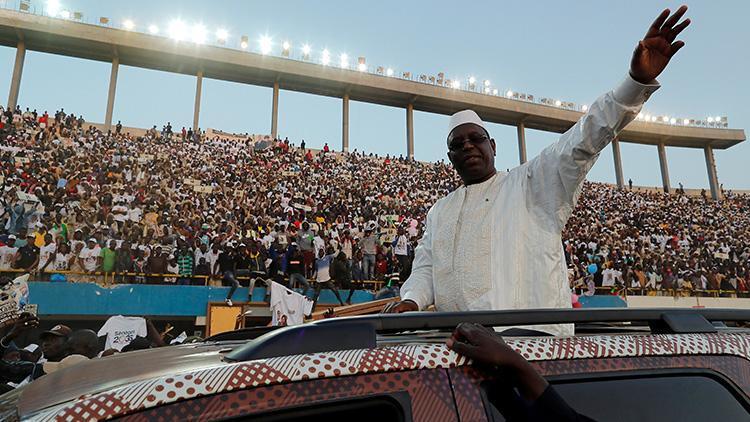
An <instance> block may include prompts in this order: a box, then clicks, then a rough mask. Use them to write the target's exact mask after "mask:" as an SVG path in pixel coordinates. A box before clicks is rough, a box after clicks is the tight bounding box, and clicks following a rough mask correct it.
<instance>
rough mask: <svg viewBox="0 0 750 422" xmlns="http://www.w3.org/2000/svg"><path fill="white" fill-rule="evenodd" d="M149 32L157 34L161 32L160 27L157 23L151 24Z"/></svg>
mask: <svg viewBox="0 0 750 422" xmlns="http://www.w3.org/2000/svg"><path fill="white" fill-rule="evenodd" d="M148 32H150V33H151V35H156V34H158V33H159V27H158V26H156V25H149V26H148Z"/></svg>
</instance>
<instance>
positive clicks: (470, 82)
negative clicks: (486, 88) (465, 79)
mask: <svg viewBox="0 0 750 422" xmlns="http://www.w3.org/2000/svg"><path fill="white" fill-rule="evenodd" d="M476 82H477V78H475V77H473V76H469V85H474V84H475V83H476Z"/></svg>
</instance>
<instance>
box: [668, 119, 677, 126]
mask: <svg viewBox="0 0 750 422" xmlns="http://www.w3.org/2000/svg"><path fill="white" fill-rule="evenodd" d="M675 123H677V119H675V118H674V117H672V118H671V119H669V124H671V125H673V124H675Z"/></svg>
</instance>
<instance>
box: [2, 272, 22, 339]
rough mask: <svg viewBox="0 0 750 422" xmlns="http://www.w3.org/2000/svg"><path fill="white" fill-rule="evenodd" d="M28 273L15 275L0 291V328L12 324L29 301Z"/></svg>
mask: <svg viewBox="0 0 750 422" xmlns="http://www.w3.org/2000/svg"><path fill="white" fill-rule="evenodd" d="M28 280H29V274H24V275H22V276H20V277H17V278H16V279H15V280H13V281H12V282H10V283H8V284H6V285H5V286H3V287H2V290H1V291H0V328H1V327H7V326H9V325H11V324H13V323H14V322H15V321H16V319H18V316H19V315H20V314H21V312H23V311H24V309H25V307H26V306H27V303H28V301H29V285H28V283H27V281H28Z"/></svg>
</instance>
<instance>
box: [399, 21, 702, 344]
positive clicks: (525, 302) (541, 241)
mask: <svg viewBox="0 0 750 422" xmlns="http://www.w3.org/2000/svg"><path fill="white" fill-rule="evenodd" d="M686 10H687V7H686V6H682V7H680V9H678V10H677V11H676V12H675V13H674V15H672V16H671V17H670V16H669V10H665V11H664V12H662V14H661V15H660V16H659V17H658V18H657V19H656V20H655V21H654V23H653V24H652V26H651V27H650V28H649V30H648V32H647V34H646V36H645V37H644V39H643V40H642V41H640V42H639V43H638V46H637V47H636V49H635V52H634V53H633V58H632V60H631V64H630V72H629V74H628V75H627V76H626V77H625V79H624V80H623V81H622V83H621V84H620V85H619V86H617V87H616V88H615V89H613V90H612V91H610V92H608V93H606V94H604V95H603V96H601V97H599V98H598V99H597V100H596V101H595V102H594V103H593V104H591V106H590V107H589V110H588V112H587V113H586V114H585V115H584V116H583V117H581V119H580V120H579V121H578V122H577V123H576V124H575V125H574V126H573V127H572V128H570V129H569V130H568V131H567V132H565V133H564V134H563V135H562V136H561V137H560V139H559V140H558V141H557V142H556V143H554V144H552V145H550V146H549V147H547V148H545V149H544V150H543V151H542V152H541V154H539V156H537V157H536V158H534V159H533V160H531V161H529V162H527V163H525V164H523V165H520V166H518V167H516V168H514V169H512V170H511V171H510V172H507V173H505V172H497V171H496V170H495V167H494V156H495V151H496V150H495V140H494V139H492V138H491V137H490V135H489V133H488V131H487V130H486V129H485V126H484V123H483V122H482V120H481V119H480V118H479V116H478V115H477V114H476V113H475V112H474V111H472V110H464V111H460V112H458V113H456V114H454V115H453V116H451V119H450V125H449V127H448V139H447V142H448V158H449V159H450V161H451V163H452V164H453V166H454V168H455V169H456V171H457V172H458V174H459V176H460V177H461V179H462V181H463V183H464V186H462V187H460V188H458V189H457V190H455V191H454V192H451V193H450V194H449V195H448V196H446V197H445V198H442V199H440V200H438V201H437V202H436V203H435V205H433V206H432V208H431V209H430V211H429V213H428V214H427V221H426V223H425V231H424V235H423V237H422V239H421V241H420V243H419V246H418V247H417V249H416V251H415V259H414V263H413V267H412V273H411V276H410V277H409V278H408V280H406V282H405V283H404V285H403V286H402V288H401V299H402V300H401V302H396V303H392V304H389V305H388V306H387V307H386V308H385V309H384V312H391V313H398V312H407V311H416V310H424V309H426V308H427V307H429V306H430V305H435V308H436V309H437V310H438V311H469V310H500V309H529V308H570V307H571V293H570V288H569V286H568V278H567V271H566V270H567V268H566V264H565V255H564V251H563V246H562V240H561V232H562V230H563V228H564V226H565V223H566V222H567V221H568V218H569V217H570V215H571V213H572V211H573V208H574V207H575V203H576V198H577V195H578V192H579V190H580V187H581V184H582V182H583V180H584V179H585V177H586V173H588V171H589V169H591V167H592V166H593V165H594V162H595V161H596V159H597V158H598V156H599V153H600V152H601V151H602V150H603V149H604V148H605V147H606V146H607V144H609V143H610V142H611V141H612V140H613V139H614V138H615V137H617V134H618V133H619V132H620V131H621V130H622V128H624V127H625V126H626V125H627V124H628V123H630V122H631V121H632V120H633V119H635V117H636V115H637V114H638V112H639V110H640V109H641V106H642V105H643V103H644V102H645V101H646V100H647V99H648V98H649V97H650V96H651V94H652V93H653V92H654V91H656V90H657V89H658V88H659V84H658V83H657V82H656V77H657V76H658V75H659V74H660V73H661V72H662V71H663V70H664V68H665V67H666V65H667V64H668V63H669V60H670V59H671V58H672V56H673V55H674V54H675V53H676V52H677V50H679V49H680V48H681V47H682V46H683V45H684V43H683V42H682V41H677V42H674V40H675V37H676V36H677V34H679V33H680V32H681V31H682V30H683V29H685V27H687V25H688V24H689V23H690V20H689V19H686V20H684V21H683V22H682V23H680V24H677V22H678V21H679V20H680V18H681V17H682V15H683V14H684V13H685V11H686ZM539 328H541V327H539ZM547 331H551V332H554V333H558V334H570V333H572V327H569V326H555V327H549V329H548V330H547Z"/></svg>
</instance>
